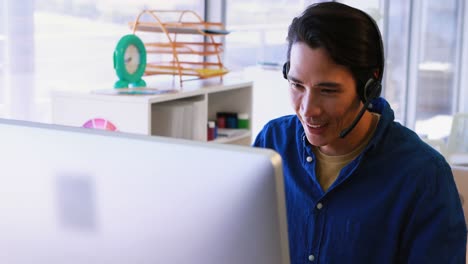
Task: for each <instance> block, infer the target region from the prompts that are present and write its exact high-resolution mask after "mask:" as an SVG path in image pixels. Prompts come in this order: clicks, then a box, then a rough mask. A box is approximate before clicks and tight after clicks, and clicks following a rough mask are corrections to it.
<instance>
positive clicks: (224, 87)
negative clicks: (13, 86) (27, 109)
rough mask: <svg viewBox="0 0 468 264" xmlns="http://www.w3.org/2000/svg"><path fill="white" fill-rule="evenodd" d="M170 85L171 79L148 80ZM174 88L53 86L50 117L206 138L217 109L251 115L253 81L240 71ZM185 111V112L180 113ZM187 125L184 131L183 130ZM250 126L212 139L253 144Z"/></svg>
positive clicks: (57, 120)
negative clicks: (149, 91) (128, 91)
mask: <svg viewBox="0 0 468 264" xmlns="http://www.w3.org/2000/svg"><path fill="white" fill-rule="evenodd" d="M148 86H149V87H152V88H158V89H163V90H164V89H172V88H173V87H171V85H163V84H159V85H158V87H156V85H151V84H150V85H148ZM177 90H178V91H177V92H175V93H167V94H160V95H105V94H97V93H93V92H88V93H78V92H69V91H54V92H53V95H52V122H53V123H55V124H61V125H69V126H85V124H88V125H89V124H91V123H92V124H93V125H94V127H96V128H103V127H105V126H107V127H108V128H111V129H110V130H112V128H113V127H115V130H117V131H122V132H129V133H137V134H145V135H159V136H171V137H182V138H188V139H194V140H200V141H206V139H207V122H208V120H216V113H217V112H237V113H247V114H248V115H249V116H250V117H251V116H252V82H251V81H248V80H243V79H242V78H241V77H239V76H237V77H236V76H229V75H227V76H225V77H224V78H223V81H220V80H219V78H213V79H207V80H195V81H188V82H185V83H184V87H183V88H177ZM181 117H184V118H181ZM179 130H183V131H179ZM251 141H252V134H251V130H250V129H249V130H248V131H247V132H245V133H244V134H242V135H237V136H236V137H233V138H218V139H217V140H215V141H214V142H220V143H233V144H243V145H250V143H251Z"/></svg>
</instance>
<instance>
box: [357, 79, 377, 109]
mask: <svg viewBox="0 0 468 264" xmlns="http://www.w3.org/2000/svg"><path fill="white" fill-rule="evenodd" d="M381 90H382V84H381V83H380V81H379V80H377V79H375V78H369V80H367V82H366V85H365V86H364V90H363V93H362V96H361V100H362V101H363V102H364V103H366V102H370V101H372V100H374V99H375V98H377V97H379V96H380V92H381Z"/></svg>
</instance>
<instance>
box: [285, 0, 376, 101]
mask: <svg viewBox="0 0 468 264" xmlns="http://www.w3.org/2000/svg"><path fill="white" fill-rule="evenodd" d="M287 40H288V53H287V56H288V57H287V59H288V61H289V59H290V55H291V47H292V45H293V44H294V43H296V42H303V43H306V44H307V45H308V46H309V47H311V48H325V50H326V51H327V52H328V54H329V55H330V57H331V58H332V59H333V61H335V63H337V64H340V65H343V66H345V67H347V68H348V69H349V70H350V71H351V73H352V75H353V77H354V79H355V81H356V86H357V89H358V94H359V95H360V96H361V94H362V93H361V92H362V89H363V88H364V86H365V84H366V82H367V80H368V79H369V78H372V77H374V76H373V74H374V72H375V71H376V70H378V74H379V75H378V78H377V79H378V80H379V81H380V80H381V79H382V75H383V66H384V61H383V52H384V51H383V47H382V46H383V45H382V39H381V35H380V31H379V29H378V27H377V24H376V23H375V21H374V20H373V19H372V18H371V17H370V16H369V15H367V14H366V13H364V12H363V11H361V10H358V9H356V8H353V7H350V6H347V5H345V4H340V3H336V2H325V3H319V4H313V5H311V6H309V7H308V8H307V9H306V10H305V11H304V12H303V13H302V14H301V15H300V16H298V17H296V18H294V19H293V21H292V23H291V25H290V26H289V30H288V38H287ZM374 78H375V77H374Z"/></svg>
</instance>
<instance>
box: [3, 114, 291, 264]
mask: <svg viewBox="0 0 468 264" xmlns="http://www.w3.org/2000/svg"><path fill="white" fill-rule="evenodd" d="M0 134H1V137H0V146H1V148H0V160H1V161H2V166H1V170H2V173H1V174H0V215H1V216H2V217H1V218H2V219H1V220H0V234H1V235H0V248H1V250H0V263H9V264H23V263H47V264H56V263H70V264H73V263H88V264H97V263H99V264H102V263H112V264H118V263H256V264H261V263H269V264H271V263H289V253H288V243H287V225H286V211H285V201H284V186H283V175H282V170H281V160H280V158H279V155H278V154H276V153H274V152H273V151H268V150H263V149H254V148H249V147H240V146H225V145H215V144H209V143H199V142H193V141H186V140H176V139H170V138H160V137H149V136H138V135H129V134H123V133H119V132H109V131H97V130H87V129H83V128H66V127H60V126H52V125H45V124H35V123H28V122H20V121H11V120H0Z"/></svg>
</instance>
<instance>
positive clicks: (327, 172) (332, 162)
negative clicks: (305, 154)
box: [312, 113, 380, 192]
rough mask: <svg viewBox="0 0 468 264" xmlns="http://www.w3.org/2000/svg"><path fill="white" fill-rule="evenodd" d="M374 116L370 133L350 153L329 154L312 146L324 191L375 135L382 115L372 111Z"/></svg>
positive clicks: (318, 177)
mask: <svg viewBox="0 0 468 264" xmlns="http://www.w3.org/2000/svg"><path fill="white" fill-rule="evenodd" d="M372 117H373V118H372V129H371V130H370V132H369V133H367V136H366V138H365V140H364V141H363V142H362V143H361V144H360V145H359V146H358V147H357V148H356V149H354V150H353V151H351V152H350V153H348V154H345V155H340V156H329V155H326V154H324V153H322V152H321V151H320V149H319V148H317V147H313V148H312V150H313V152H314V154H315V157H316V159H317V164H316V168H315V171H316V174H315V175H317V179H318V181H319V183H320V186H322V189H323V191H324V192H326V191H327V190H328V188H329V187H330V186H331V185H332V184H333V182H334V181H335V180H336V178H337V177H338V175H339V173H340V171H341V169H343V168H344V167H345V166H346V165H348V164H349V163H350V162H351V161H353V160H354V159H355V158H356V157H357V156H359V154H360V153H361V152H362V151H363V150H364V148H365V147H366V146H367V144H368V143H369V141H370V140H371V139H372V136H373V135H374V132H375V130H376V128H377V124H378V123H379V120H380V115H379V114H376V113H372Z"/></svg>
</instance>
